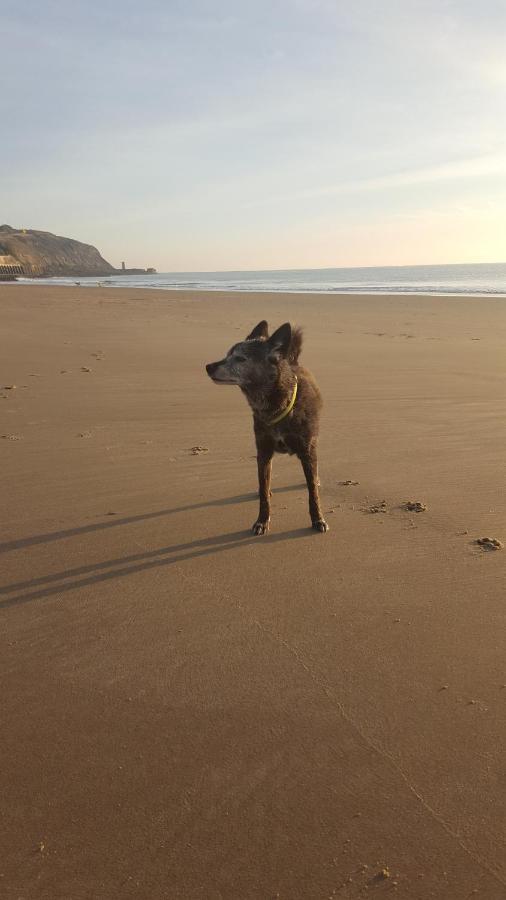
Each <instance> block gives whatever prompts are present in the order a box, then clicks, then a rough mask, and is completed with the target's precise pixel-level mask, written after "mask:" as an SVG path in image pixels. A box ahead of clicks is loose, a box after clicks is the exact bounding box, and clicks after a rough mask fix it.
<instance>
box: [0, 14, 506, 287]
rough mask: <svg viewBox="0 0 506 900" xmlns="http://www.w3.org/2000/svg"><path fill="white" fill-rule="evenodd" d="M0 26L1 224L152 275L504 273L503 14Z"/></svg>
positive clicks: (31, 20) (62, 19)
mask: <svg viewBox="0 0 506 900" xmlns="http://www.w3.org/2000/svg"><path fill="white" fill-rule="evenodd" d="M0 10H1V16H0V46H1V55H0V67H1V69H0V70H1V72H2V89H1V91H0V122H1V123H2V124H1V128H2V135H1V140H0V223H3V222H5V223H8V224H10V225H13V226H15V227H26V228H37V229H42V230H47V231H53V232H55V233H57V234H62V235H65V236H68V237H74V238H77V239H78V240H82V241H85V242H87V243H92V244H93V245H95V246H97V247H98V248H99V249H100V251H101V252H102V254H103V255H104V256H105V257H106V259H108V260H109V261H110V262H112V263H113V264H114V265H119V264H120V262H121V261H122V260H125V261H126V263H127V266H155V267H156V268H157V269H158V271H160V272H163V271H166V272H168V271H213V270H214V271H215V270H227V269H232V270H233V269H284V268H309V267H324V266H369V265H412V264H423V263H451V262H456V263H458V262H464V263H465V262H503V261H505V260H506V53H505V50H504V47H505V38H506V3H504V0H480V2H476V0H420V2H416V0H348V2H342V0H333V2H331V0H251V2H250V0H247V2H241V0H210V2H204V0H143V3H139V2H138V0H135V2H133V0H121V2H119V0H101V2H97V0H72V2H68V0H23V2H19V0H1V3H0Z"/></svg>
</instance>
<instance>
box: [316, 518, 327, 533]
mask: <svg viewBox="0 0 506 900" xmlns="http://www.w3.org/2000/svg"><path fill="white" fill-rule="evenodd" d="M313 528H314V530H315V531H321V532H322V533H323V532H324V531H328V530H329V526H328V525H327V523H326V521H325V519H317V520H316V522H313Z"/></svg>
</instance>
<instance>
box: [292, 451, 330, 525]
mask: <svg viewBox="0 0 506 900" xmlns="http://www.w3.org/2000/svg"><path fill="white" fill-rule="evenodd" d="M299 459H300V461H301V463H302V468H303V469H304V475H305V476H306V482H307V489H308V491H309V515H310V516H311V522H312V523H313V528H314V529H315V530H316V531H328V530H329V526H328V525H327V523H326V521H325V519H324V518H323V513H322V510H321V506H320V493H319V491H318V486H319V484H320V480H319V478H318V461H317V457H316V447H315V446H314V445H313V446H310V447H308V448H307V449H304V450H303V451H302V452H301V453H300V454H299Z"/></svg>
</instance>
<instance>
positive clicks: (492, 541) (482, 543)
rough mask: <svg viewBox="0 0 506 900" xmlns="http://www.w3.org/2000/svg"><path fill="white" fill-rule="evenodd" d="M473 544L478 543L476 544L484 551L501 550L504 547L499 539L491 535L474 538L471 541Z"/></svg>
mask: <svg viewBox="0 0 506 900" xmlns="http://www.w3.org/2000/svg"><path fill="white" fill-rule="evenodd" d="M473 544H478V546H479V547H481V549H482V550H485V551H489V550H502V549H503V547H504V544H503V543H502V542H501V541H498V540H497V538H491V537H482V538H476V540H475V541H473Z"/></svg>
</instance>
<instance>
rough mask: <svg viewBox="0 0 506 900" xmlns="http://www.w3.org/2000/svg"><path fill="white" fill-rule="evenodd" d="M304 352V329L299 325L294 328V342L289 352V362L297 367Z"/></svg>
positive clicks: (292, 341)
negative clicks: (301, 352) (302, 351)
mask: <svg viewBox="0 0 506 900" xmlns="http://www.w3.org/2000/svg"><path fill="white" fill-rule="evenodd" d="M301 350H302V328H299V326H298V325H297V326H296V327H295V328H292V340H291V341H290V349H289V351H288V362H289V363H291V364H292V365H293V366H296V365H297V363H298V361H299V354H300V351H301Z"/></svg>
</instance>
